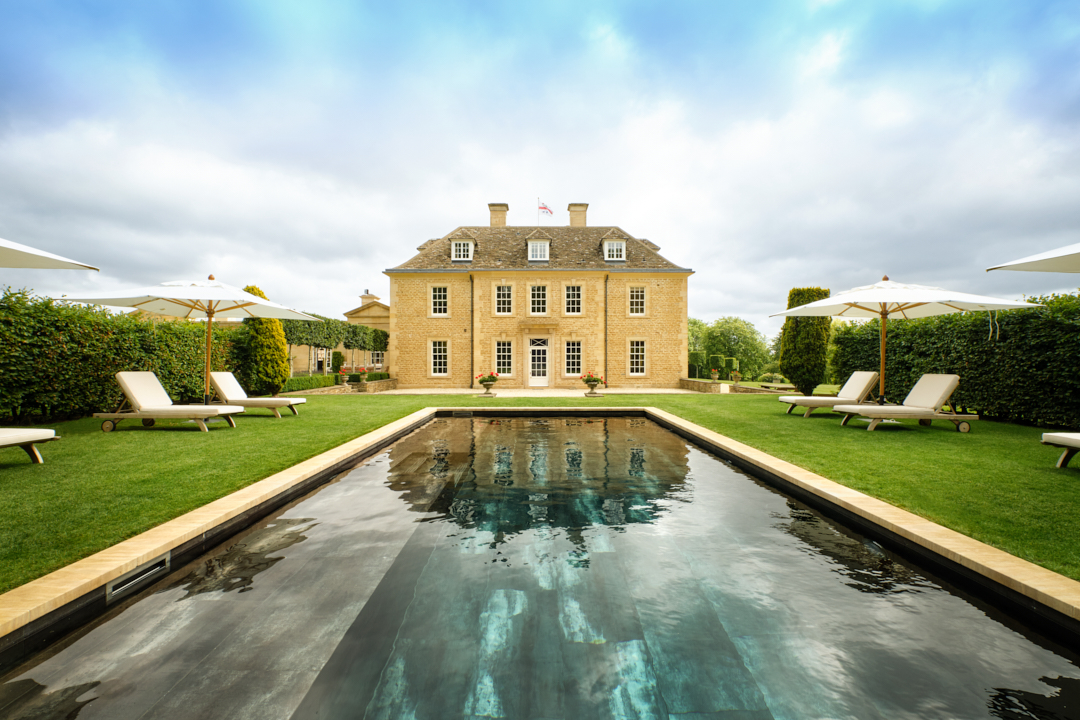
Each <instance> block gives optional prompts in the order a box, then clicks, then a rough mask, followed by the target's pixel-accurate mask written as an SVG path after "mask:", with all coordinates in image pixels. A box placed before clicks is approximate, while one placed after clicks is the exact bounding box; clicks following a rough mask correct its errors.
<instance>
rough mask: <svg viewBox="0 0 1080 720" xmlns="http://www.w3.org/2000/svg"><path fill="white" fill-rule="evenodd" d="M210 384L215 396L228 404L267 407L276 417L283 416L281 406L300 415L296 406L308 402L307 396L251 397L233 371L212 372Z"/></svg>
mask: <svg viewBox="0 0 1080 720" xmlns="http://www.w3.org/2000/svg"><path fill="white" fill-rule="evenodd" d="M210 384H211V385H213V386H214V394H215V396H216V397H218V398H221V400H222V402H224V403H225V404H226V405H240V406H241V407H243V408H244V409H245V410H246V409H249V408H266V409H267V410H271V411H272V412H273V413H274V417H281V413H280V412H278V411H279V410H280V409H281V408H289V409H290V410H292V414H293V415H299V414H300V413H299V412H297V411H296V406H297V405H303V404H304V403H306V402H307V398H281V397H267V398H249V397H248V396H247V393H246V392H244V388H242V387H240V383H238V382H237V381H236V377H234V376H233V374H232V373H231V372H213V373H210Z"/></svg>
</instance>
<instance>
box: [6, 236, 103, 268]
mask: <svg viewBox="0 0 1080 720" xmlns="http://www.w3.org/2000/svg"><path fill="white" fill-rule="evenodd" d="M0 267H6V268H39V269H41V270H97V269H98V268H96V267H94V266H93V265H87V264H86V263H81V262H77V261H75V260H70V259H68V258H66V257H60V256H59V255H53V254H52V253H47V252H44V251H42V250H35V249H34V248H32V247H30V246H29V245H21V244H19V243H17V242H11V241H10V240H4V239H3V238H0Z"/></svg>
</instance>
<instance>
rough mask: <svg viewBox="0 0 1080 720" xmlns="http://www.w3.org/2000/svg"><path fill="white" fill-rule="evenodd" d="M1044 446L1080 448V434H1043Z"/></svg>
mask: <svg viewBox="0 0 1080 720" xmlns="http://www.w3.org/2000/svg"><path fill="white" fill-rule="evenodd" d="M1042 441H1043V444H1044V445H1058V446H1060V447H1074V448H1080V433H1043V435H1042Z"/></svg>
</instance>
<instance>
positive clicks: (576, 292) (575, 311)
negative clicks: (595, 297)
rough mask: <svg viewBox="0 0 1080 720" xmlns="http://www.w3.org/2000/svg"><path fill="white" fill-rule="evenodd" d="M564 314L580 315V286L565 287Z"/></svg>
mask: <svg viewBox="0 0 1080 720" xmlns="http://www.w3.org/2000/svg"><path fill="white" fill-rule="evenodd" d="M566 314H567V315H580V314H581V286H580V285H567V286H566Z"/></svg>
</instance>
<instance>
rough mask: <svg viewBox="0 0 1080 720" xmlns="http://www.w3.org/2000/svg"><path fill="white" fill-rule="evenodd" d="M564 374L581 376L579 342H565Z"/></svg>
mask: <svg viewBox="0 0 1080 720" xmlns="http://www.w3.org/2000/svg"><path fill="white" fill-rule="evenodd" d="M566 374H567V375H580V374H581V341H580V340H567V341H566Z"/></svg>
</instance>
